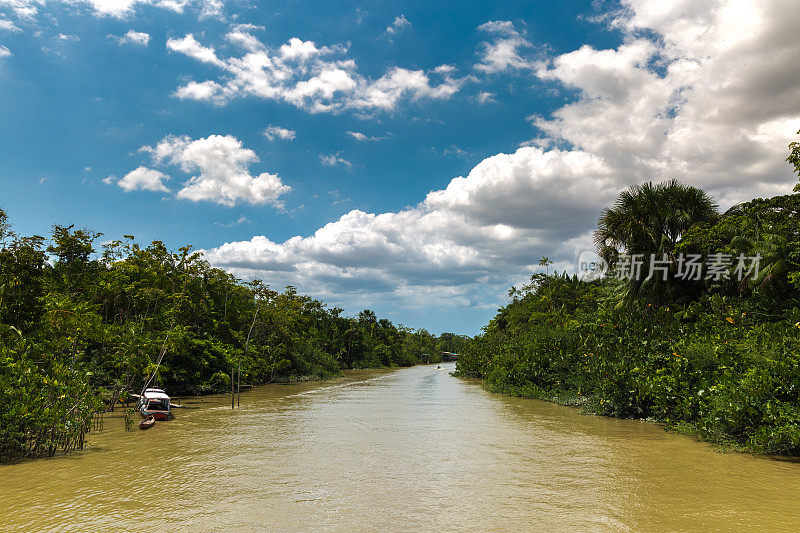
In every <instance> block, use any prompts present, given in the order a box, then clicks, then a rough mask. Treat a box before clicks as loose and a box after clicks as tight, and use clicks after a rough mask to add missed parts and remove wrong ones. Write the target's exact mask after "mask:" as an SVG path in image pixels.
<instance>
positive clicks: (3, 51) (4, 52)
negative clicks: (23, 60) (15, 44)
mask: <svg viewBox="0 0 800 533" xmlns="http://www.w3.org/2000/svg"><path fill="white" fill-rule="evenodd" d="M12 55H13V54H12V53H11V50H9V49H8V48H6V47H5V46H3V45H2V44H0V59H3V58H4V57H11V56H12Z"/></svg>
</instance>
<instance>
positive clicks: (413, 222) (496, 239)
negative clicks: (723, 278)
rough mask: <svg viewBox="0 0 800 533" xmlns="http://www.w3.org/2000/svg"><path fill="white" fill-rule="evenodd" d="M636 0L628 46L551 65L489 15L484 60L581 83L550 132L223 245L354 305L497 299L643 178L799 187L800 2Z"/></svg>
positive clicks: (572, 55)
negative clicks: (284, 228)
mask: <svg viewBox="0 0 800 533" xmlns="http://www.w3.org/2000/svg"><path fill="white" fill-rule="evenodd" d="M625 4H626V5H625V7H626V9H625V10H624V14H622V15H619V14H617V15H615V17H612V18H610V19H606V23H608V24H611V25H613V26H614V28H617V29H620V30H621V31H623V33H624V34H625V39H624V43H623V44H622V45H620V46H618V47H616V48H611V49H595V48H592V47H590V46H583V47H580V48H578V49H577V50H573V51H570V52H567V53H565V54H562V55H558V56H555V57H551V58H550V59H549V60H547V61H542V62H538V63H535V64H534V63H531V62H530V61H528V60H526V59H524V58H523V56H522V55H521V54H520V52H519V51H520V50H521V49H522V48H523V47H526V46H527V45H526V44H525V43H524V42H522V41H524V37H522V34H521V33H520V32H519V31H518V30H517V29H515V28H514V26H513V25H512V24H511V23H508V22H492V23H489V24H488V25H484V26H483V27H482V30H483V31H486V32H488V33H490V34H491V35H492V36H494V40H493V41H492V42H490V43H487V45H486V46H485V47H483V48H482V50H483V52H484V54H483V56H482V61H481V63H480V65H479V70H483V71H485V72H487V73H490V72H499V71H502V70H509V69H519V68H525V69H530V71H531V72H532V73H533V74H534V75H536V76H538V77H539V78H540V79H542V80H544V81H545V82H547V83H551V84H552V85H553V87H554V88H558V87H565V88H567V89H568V90H569V91H570V93H571V94H573V93H574V94H577V97H576V98H575V99H574V100H573V101H572V102H571V103H569V104H567V105H564V106H563V107H561V108H559V109H558V110H556V111H555V112H554V113H552V115H550V116H548V117H542V116H538V117H532V119H531V120H532V122H533V124H534V125H535V127H536V128H537V129H538V132H539V135H538V136H536V137H535V138H533V139H531V140H530V141H529V142H528V143H526V144H527V146H524V147H521V148H518V149H517V150H516V151H515V152H513V153H510V154H498V155H495V156H492V157H489V158H487V159H486V160H484V161H482V162H481V163H479V164H478V165H476V166H475V167H474V168H473V169H472V170H471V171H470V172H469V174H468V175H467V176H465V177H457V178H454V179H453V180H452V181H451V182H450V183H449V185H448V186H447V187H446V188H445V189H442V190H437V191H432V192H431V193H429V194H428V195H427V197H426V198H425V199H424V200H423V201H422V202H420V203H419V204H417V205H415V206H412V207H409V208H406V209H402V210H399V211H396V212H387V213H379V214H374V213H366V212H363V211H361V210H353V211H350V212H349V213H347V214H345V215H343V216H342V217H341V218H339V219H338V220H336V221H334V222H331V223H330V224H327V225H325V226H324V227H322V228H320V229H319V230H317V231H316V232H314V233H313V234H311V235H308V236H297V237H293V238H290V239H288V240H286V241H284V242H274V241H272V240H271V239H270V238H268V237H267V236H263V235H261V236H255V237H253V238H252V239H250V240H246V241H239V242H230V243H226V244H223V245H221V246H218V247H215V248H213V249H210V250H207V251H206V256H207V258H208V259H210V260H211V261H212V263H214V264H217V265H220V266H223V267H225V268H227V269H230V270H231V271H233V272H235V273H237V274H238V275H241V276H258V277H263V278H265V279H267V280H268V281H270V282H271V283H272V284H273V285H280V284H281V283H287V284H293V285H298V286H300V287H301V288H302V289H303V290H307V291H311V292H312V293H314V294H317V295H320V296H323V297H326V298H329V299H330V301H332V302H334V303H342V304H345V305H347V304H350V305H355V304H357V303H358V302H360V301H362V299H361V297H362V296H364V295H366V296H365V298H367V299H368V300H369V301H371V302H376V301H380V300H381V299H383V300H390V301H392V302H396V303H398V304H400V305H403V304H405V305H409V306H413V305H426V304H430V303H437V302H438V303H440V304H445V305H458V306H462V305H476V306H480V305H492V304H493V303H494V302H496V301H497V300H498V299H499V298H500V295H501V294H503V292H504V288H505V287H507V285H508V283H509V282H510V281H512V280H518V279H524V277H525V276H526V275H529V274H530V272H531V271H534V270H536V269H537V268H538V267H537V266H536V262H537V261H538V258H539V257H540V256H542V255H548V256H550V257H551V258H553V259H555V260H556V261H557V265H559V266H560V267H561V268H565V267H567V266H569V265H571V263H572V261H573V260H574V259H575V258H576V257H577V255H578V253H579V252H580V251H581V250H583V249H586V248H590V247H591V239H590V234H591V230H592V228H593V226H594V223H595V221H596V218H597V215H598V214H599V211H600V210H601V209H602V207H604V206H606V205H608V204H609V203H610V202H612V201H613V199H614V198H615V197H616V195H617V194H618V192H619V191H620V190H621V189H622V188H624V187H626V186H628V185H630V184H632V183H637V182H642V181H645V180H648V179H656V180H660V179H667V178H672V177H676V178H680V179H682V180H684V181H686V182H688V183H691V184H694V185H698V186H701V187H704V188H706V189H708V190H709V191H710V192H712V193H713V194H714V195H716V197H717V198H718V199H719V200H720V201H721V202H722V203H723V204H727V205H730V203H732V202H735V201H739V200H743V199H747V198H750V197H753V196H755V195H759V194H767V195H772V194H779V193H788V192H790V191H791V188H792V185H793V183H795V182H796V179H795V178H794V177H793V176H792V174H791V171H790V169H789V167H788V165H786V163H785V162H784V161H783V160H784V158H785V155H786V144H787V143H788V142H789V141H790V139H791V138H792V137H793V136H794V134H795V132H796V131H797V130H798V129H800V111H798V108H797V102H798V101H800V45H798V43H797V40H796V38H795V33H796V32H795V28H794V26H795V21H796V20H797V19H798V17H800V4H798V3H797V2H793V1H789V0H771V1H759V2H755V1H752V2H746V1H739V2H722V1H714V0H706V1H704V2H695V3H689V2H678V1H677V0H676V1H672V2H668V1H664V0H661V1H659V2H658V3H657V4H656V3H654V2H648V1H645V0H628V1H627V2H625ZM509 39H510V41H508V40H509ZM520 39H522V40H520ZM504 40H505V41H507V42H505V43H502V42H501V41H504ZM481 65H483V66H482V67H481ZM335 155H337V156H338V154H335Z"/></svg>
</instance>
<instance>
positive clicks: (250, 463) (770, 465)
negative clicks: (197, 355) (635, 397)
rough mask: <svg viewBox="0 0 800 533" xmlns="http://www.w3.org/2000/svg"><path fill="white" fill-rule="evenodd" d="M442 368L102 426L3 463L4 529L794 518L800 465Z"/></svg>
mask: <svg viewBox="0 0 800 533" xmlns="http://www.w3.org/2000/svg"><path fill="white" fill-rule="evenodd" d="M441 366H442V367H443V369H442V370H437V369H436V365H431V366H415V367H408V368H398V369H392V370H363V371H355V372H350V371H347V372H345V374H344V375H343V376H342V377H341V378H336V379H334V380H331V381H326V382H306V383H297V384H291V385H278V384H273V385H265V386H263V387H255V388H253V389H252V390H250V391H248V392H247V396H246V399H245V395H244V394H243V395H242V407H241V408H239V409H235V410H231V408H230V397H229V396H227V395H218V396H202V397H196V398H187V399H186V403H187V405H189V406H190V407H191V408H187V409H183V410H181V411H180V412H178V413H176V415H177V417H178V418H176V420H175V421H172V422H165V423H157V424H156V426H155V427H154V428H152V429H150V430H148V431H138V430H137V431H129V432H126V431H125V430H124V428H123V427H122V422H121V420H119V419H110V418H108V417H107V418H106V421H105V427H104V429H103V431H101V432H99V433H97V434H95V435H92V436H90V437H91V438H90V446H89V447H87V449H86V450H84V451H82V452H76V453H74V454H71V455H69V456H63V457H55V458H52V459H42V460H36V461H27V462H24V463H19V464H14V465H5V466H0V476H2V478H3V481H4V483H2V484H0V500H1V501H3V507H2V509H0V524H2V529H3V530H4V531H10V532H14V531H32V530H50V529H69V530H84V529H91V530H92V531H114V530H120V529H122V530H130V529H136V528H140V527H141V525H142V524H143V523H146V524H148V527H150V528H152V529H163V528H166V529H169V530H170V531H178V532H183V531H187V532H188V531H197V528H198V527H200V528H201V529H203V530H205V531H230V530H243V531H251V530H292V531H297V530H336V531H368V530H369V531H374V530H381V531H398V530H414V531H443V530H447V531H475V530H502V531H506V530H519V529H523V530H531V531H533V530H558V531H563V530H567V531H608V530H616V531H659V530H669V531H731V530H741V529H744V528H747V529H748V530H752V531H759V530H764V531H766V530H772V531H774V530H779V529H782V528H783V529H786V530H790V529H791V528H792V527H793V526H794V524H796V523H798V521H800V510H798V508H797V505H796V494H798V493H800V475H798V472H800V470H798V466H799V465H798V464H796V463H791V462H786V461H774V460H769V459H767V458H763V457H756V456H751V455H745V454H719V453H715V452H714V451H713V449H712V448H711V447H710V446H708V445H706V444H703V443H697V442H695V441H692V440H690V439H686V438H684V437H680V436H676V435H672V434H669V433H665V432H664V431H662V430H661V429H660V428H658V427H656V426H653V425H651V424H647V423H643V422H639V421H635V420H618V419H613V418H606V417H587V416H579V415H578V414H577V412H576V410H575V409H573V408H567V407H561V406H559V405H555V404H552V403H546V402H541V401H536V400H528V399H522V398H515V397H510V396H503V395H498V394H492V393H489V392H487V391H486V390H485V389H484V388H483V387H482V386H481V384H480V383H479V382H477V381H475V380H472V379H460V378H453V377H452V376H450V375H449V374H448V372H449V371H451V370H453V369H454V367H453V365H452V364H448V363H445V364H442V365H441ZM754 497H757V498H758V504H757V505H754V504H753V498H754ZM154 502H162V503H164V505H154ZM198 525H199V526H198Z"/></svg>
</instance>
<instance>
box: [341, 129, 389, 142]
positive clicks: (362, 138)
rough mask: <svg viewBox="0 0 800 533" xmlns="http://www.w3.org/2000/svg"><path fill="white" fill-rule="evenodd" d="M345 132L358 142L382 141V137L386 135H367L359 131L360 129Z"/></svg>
mask: <svg viewBox="0 0 800 533" xmlns="http://www.w3.org/2000/svg"><path fill="white" fill-rule="evenodd" d="M347 134H348V135H349V136H350V137H352V138H353V139H355V140H357V141H358V142H368V141H370V142H374V141H382V140H383V139H385V138H386V137H376V136H373V135H367V134H366V133H361V132H360V131H348V132H347Z"/></svg>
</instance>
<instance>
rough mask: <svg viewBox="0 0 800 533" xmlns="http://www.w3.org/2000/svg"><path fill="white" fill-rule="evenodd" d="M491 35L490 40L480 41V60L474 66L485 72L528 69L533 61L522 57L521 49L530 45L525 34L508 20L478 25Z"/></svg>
mask: <svg viewBox="0 0 800 533" xmlns="http://www.w3.org/2000/svg"><path fill="white" fill-rule="evenodd" d="M478 29H479V30H481V31H483V32H486V33H488V34H489V35H491V36H492V40H491V41H487V42H483V43H481V52H480V62H479V63H478V64H477V65H475V68H476V69H477V70H479V71H481V72H485V73H487V74H495V73H498V72H503V71H507V70H514V69H516V70H520V69H530V68H532V67H533V66H534V63H533V62H532V61H531V60H529V59H525V58H523V57H522V55H521V53H522V50H523V49H525V48H529V47H531V46H532V44H531V43H530V41H528V40H527V39H526V38H525V36H524V35H523V34H522V33H521V32H520V31H518V30H517V29H516V28H515V27H514V24H513V23H512V22H511V21H509V20H496V21H490V22H486V23H484V24H481V25H480V26H478Z"/></svg>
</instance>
